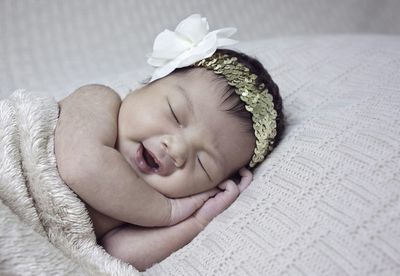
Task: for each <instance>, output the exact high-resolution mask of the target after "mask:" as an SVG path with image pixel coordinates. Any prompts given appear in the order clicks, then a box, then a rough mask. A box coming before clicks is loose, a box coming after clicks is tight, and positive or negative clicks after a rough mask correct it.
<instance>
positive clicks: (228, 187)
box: [218, 179, 240, 198]
mask: <svg viewBox="0 0 400 276" xmlns="http://www.w3.org/2000/svg"><path fill="white" fill-rule="evenodd" d="M218 188H220V189H221V190H223V193H224V194H227V195H228V196H230V197H233V198H236V197H237V196H238V195H239V193H240V191H239V189H238V186H237V184H236V183H235V181H233V180H231V179H227V180H225V181H223V182H222V183H220V184H219V185H218Z"/></svg>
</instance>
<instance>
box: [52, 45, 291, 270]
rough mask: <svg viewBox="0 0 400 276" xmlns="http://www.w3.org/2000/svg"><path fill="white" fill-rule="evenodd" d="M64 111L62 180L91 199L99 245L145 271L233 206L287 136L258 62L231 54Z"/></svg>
mask: <svg viewBox="0 0 400 276" xmlns="http://www.w3.org/2000/svg"><path fill="white" fill-rule="evenodd" d="M59 106H60V114H59V120H58V123H57V127H56V132H55V154H56V159H57V166H58V170H59V172H60V176H61V177H62V178H63V180H64V181H65V183H66V184H67V185H68V186H69V187H70V188H71V189H72V190H73V191H74V192H75V193H76V194H77V195H78V196H79V198H80V199H81V200H82V201H83V202H85V204H86V206H87V209H88V212H89V215H90V218H91V220H92V222H93V227H94V231H95V234H96V237H97V239H98V243H99V244H100V245H102V246H103V247H104V249H105V250H106V251H107V252H108V253H109V254H111V255H113V256H115V257H117V258H120V259H122V260H124V261H126V262H128V263H131V264H132V265H133V266H135V267H136V268H138V269H139V270H144V269H146V268H148V267H150V266H151V265H152V264H154V263H156V262H159V261H161V260H163V259H164V258H166V257H167V256H168V255H170V254H171V253H172V252H174V251H176V250H177V249H179V248H181V247H183V246H184V245H185V244H187V243H188V242H190V241H191V240H192V239H193V238H194V237H195V236H196V235H197V234H198V233H199V232H200V231H201V230H203V229H204V227H205V226H206V225H207V224H208V223H209V222H210V221H211V220H212V219H213V218H214V217H215V216H217V215H218V214H220V213H221V212H222V211H224V210H225V209H226V208H228V207H229V205H230V204H231V203H232V202H233V201H234V200H235V199H236V198H237V197H238V195H239V194H240V192H242V191H243V190H244V189H245V188H246V187H247V186H248V185H249V184H250V182H251V180H252V173H251V171H250V170H249V169H251V168H254V167H255V166H256V165H257V164H259V163H260V162H261V161H262V160H263V159H264V158H265V156H266V155H267V154H268V153H269V152H270V151H271V150H272V148H273V147H275V146H276V144H277V143H278V142H279V139H280V136H281V132H282V129H283V114H282V104H281V97H280V95H279V90H278V87H277V86H276V85H275V83H274V82H273V81H272V79H271V77H270V76H269V74H268V73H267V71H266V70H265V69H264V68H263V66H262V65H261V64H260V63H259V62H258V61H257V60H255V59H253V58H251V57H249V56H247V55H245V54H240V53H237V52H235V51H232V50H221V49H220V50H217V51H216V52H215V53H214V54H212V55H211V56H210V57H208V58H205V59H201V60H199V61H196V62H194V63H193V64H192V65H190V66H186V67H183V68H178V69H177V68H175V70H173V72H168V73H166V74H164V76H159V77H158V78H157V79H153V80H152V82H150V83H148V84H147V85H145V86H143V87H142V88H140V89H138V90H137V91H134V92H131V93H130V94H128V95H127V96H126V97H125V98H124V100H123V101H121V98H120V97H119V95H118V94H117V93H116V92H114V91H113V90H112V89H111V88H109V87H106V86H102V85H86V86H83V87H81V88H79V89H78V90H76V91H75V92H74V93H72V94H71V95H70V96H68V97H66V98H65V99H63V100H62V101H60V102H59ZM236 182H238V183H236Z"/></svg>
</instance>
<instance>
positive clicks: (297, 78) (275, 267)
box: [0, 35, 400, 276]
mask: <svg viewBox="0 0 400 276" xmlns="http://www.w3.org/2000/svg"><path fill="white" fill-rule="evenodd" d="M241 47H242V48H241V49H242V50H243V51H245V52H246V53H249V54H251V55H253V56H256V57H257V58H259V59H260V60H261V61H262V62H263V64H265V66H266V67H267V68H268V70H269V71H270V72H271V75H272V77H273V79H274V80H275V81H276V82H277V83H278V85H279V87H280V89H281V94H282V98H283V103H284V108H285V114H286V116H287V129H286V132H285V134H284V135H283V140H282V141H281V144H280V145H279V146H278V147H277V148H276V149H275V150H274V151H273V152H272V154H271V155H270V156H269V157H268V158H267V160H266V161H265V162H264V163H263V164H262V165H261V166H260V167H259V168H258V169H257V170H256V172H255V175H254V181H253V182H252V184H251V185H250V186H249V188H248V189H247V190H246V191H244V192H243V193H242V194H241V195H240V196H239V198H238V199H237V200H236V201H235V202H234V203H233V204H232V206H231V207H229V208H228V209H227V210H226V211H225V212H223V213H222V214H221V215H220V216H218V217H217V218H215V219H214V220H213V221H212V222H211V223H210V224H209V225H208V226H207V227H206V228H205V230H204V231H203V232H201V233H200V234H199V235H198V236H197V237H196V238H195V239H194V240H193V241H192V242H191V243H189V244H188V245H187V246H185V247H184V248H182V249H180V250H178V251H177V252H175V253H174V254H172V255H171V256H170V257H168V258H167V259H165V260H164V261H162V262H161V263H160V264H156V265H154V266H153V267H152V268H150V269H149V270H147V271H146V272H145V274H147V275H157V276H158V275H240V276H242V275H400V138H399V137H400V59H399V57H400V37H390V36H379V35H369V36H353V35H352V36H321V37H296V38H277V39H271V40H260V41H254V42H249V43H244V44H242V45H241ZM133 78H135V74H134V73H132V72H131V73H129V72H128V73H127V74H125V75H123V76H122V77H121V79H120V80H116V81H114V82H113V81H110V83H109V84H113V83H114V84H115V85H113V86H114V87H115V88H121V91H122V90H123V89H125V87H129V88H131V87H130V85H128V84H130V83H131V82H132V79H133ZM137 80H140V79H137ZM122 88H123V89H122ZM2 105H3V104H2ZM0 114H1V117H4V116H5V115H7V114H8V113H5V112H4V111H1V110H0ZM45 117H46V116H45ZM49 117H51V116H49ZM6 131H9V130H8V129H7V127H4V126H1V127H0V133H1V135H2V137H3V136H4V133H5V132H6ZM33 145H36V144H35V143H34V144H33ZM50 147H51V144H49V149H50ZM26 150H30V151H33V148H32V149H30V148H29V147H28V148H27V149H26ZM3 152H5V151H4V149H3V148H2V149H0V154H2V155H1V156H2V158H4V154H3ZM47 152H49V151H47ZM32 156H34V155H32ZM2 160H3V159H2ZM53 161H54V160H53ZM9 162H13V163H18V162H17V161H9ZM1 164H2V166H3V164H4V163H3V161H2V163H1ZM37 164H40V163H39V162H37ZM53 165H54V163H53ZM50 167H51V166H50ZM48 171H49V172H51V171H52V169H49V170H48ZM29 175H31V176H34V175H37V174H29ZM8 177H9V178H18V177H20V176H18V174H16V175H15V176H14V175H12V174H11V175H9V176H8ZM1 179H2V182H1V183H3V179H4V176H3V173H1ZM45 179H47V178H45ZM2 202H3V203H5V202H4V201H2ZM0 203H1V202H0ZM25 204H26V205H28V206H30V205H31V204H33V203H29V202H26V203H25ZM7 206H8V204H2V206H1V207H0V233H1V236H0V274H1V275H3V274H5V275H9V274H11V275H15V274H23V275H26V274H28V275H29V274H32V275H40V274H41V275H43V274H44V275H65V274H83V273H87V272H88V271H95V270H101V269H104V272H105V274H107V273H108V274H110V275H116V274H120V275H124V274H125V273H126V274H130V272H133V271H134V270H133V269H132V268H131V267H129V266H127V265H125V264H122V263H120V262H116V261H114V259H111V260H113V261H111V260H110V259H109V257H105V256H107V255H104V252H103V251H101V249H99V248H98V247H92V245H93V244H94V243H93V237H91V236H90V235H88V236H87V238H88V240H91V242H88V243H87V244H88V247H87V248H86V250H85V249H84V248H85V247H84V246H82V245H81V247H80V248H83V249H82V250H81V251H79V250H78V252H75V253H76V257H75V258H74V255H75V254H72V253H69V254H65V253H62V252H64V251H61V250H59V249H58V248H62V245H58V247H55V246H54V245H53V244H52V243H50V242H49V241H48V238H47V237H46V236H45V237H43V236H41V235H39V234H38V232H36V231H34V230H32V228H31V227H28V226H26V225H27V224H25V223H22V222H20V221H19V220H20V219H19V217H18V216H17V215H13V213H12V211H11V210H8V209H7V208H8V207H7ZM31 213H32V218H33V217H35V215H34V214H35V212H31ZM26 216H27V215H26ZM21 220H25V221H28V222H27V223H31V224H30V225H35V223H32V222H29V221H30V220H31V217H29V218H28V219H27V218H21ZM32 220H33V219H32ZM38 220H43V219H41V217H40V216H39V219H36V221H38ZM44 221H45V220H44ZM33 222H35V220H33ZM37 228H38V229H39V230H38V231H40V227H37ZM51 237H55V236H51ZM46 242H47V243H46ZM14 244H17V245H19V246H17V247H15V246H13V245H14ZM23 244H26V245H27V246H22V245H23ZM77 245H79V244H77ZM78 247H79V246H78ZM91 249H93V252H98V256H100V257H98V259H94V260H92V261H90V259H89V258H88V257H85V256H88V255H90V254H89V251H90V250H91ZM100 252H101V253H100ZM67 256H68V257H67ZM80 256H81V257H80ZM93 256H94V255H93ZM79 258H81V260H77V259H79ZM88 259H89V260H88ZM83 260H85V262H84V261H83ZM104 260H108V261H104ZM80 262H82V263H85V265H80ZM89 264H92V266H90V265H89ZM92 268H93V269H92ZM14 270H15V271H18V272H21V271H23V272H26V271H29V272H30V273H13V272H14Z"/></svg>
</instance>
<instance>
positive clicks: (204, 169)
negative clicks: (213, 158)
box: [197, 156, 212, 182]
mask: <svg viewBox="0 0 400 276" xmlns="http://www.w3.org/2000/svg"><path fill="white" fill-rule="evenodd" d="M197 160H198V161H199V163H200V166H201V167H202V168H203V171H204V172H205V173H206V175H207V177H208V179H210V181H211V182H212V179H211V177H210V175H209V174H208V172H207V170H206V168H205V167H204V166H203V163H201V160H200V158H199V156H197Z"/></svg>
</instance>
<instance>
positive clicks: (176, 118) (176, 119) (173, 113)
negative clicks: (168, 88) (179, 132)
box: [167, 99, 181, 125]
mask: <svg viewBox="0 0 400 276" xmlns="http://www.w3.org/2000/svg"><path fill="white" fill-rule="evenodd" d="M167 101H168V106H169V109H170V110H171V113H172V116H174V118H175V121H176V122H177V123H178V124H179V125H180V124H181V123H180V122H179V120H178V117H176V114H175V112H174V110H173V109H172V107H171V104H170V103H169V100H168V99H167Z"/></svg>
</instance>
